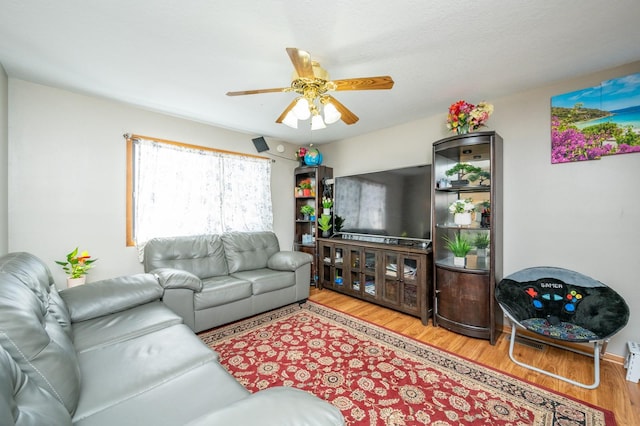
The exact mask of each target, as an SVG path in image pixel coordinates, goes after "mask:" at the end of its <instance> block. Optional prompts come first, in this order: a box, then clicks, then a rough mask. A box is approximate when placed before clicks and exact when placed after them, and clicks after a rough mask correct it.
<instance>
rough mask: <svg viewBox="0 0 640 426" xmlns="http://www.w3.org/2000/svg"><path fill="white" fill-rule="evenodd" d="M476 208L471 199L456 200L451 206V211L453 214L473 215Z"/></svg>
mask: <svg viewBox="0 0 640 426" xmlns="http://www.w3.org/2000/svg"><path fill="white" fill-rule="evenodd" d="M475 209H476V206H475V204H473V203H472V200H471V198H467V199H466V200H456V201H454V202H453V203H451V204H450V205H449V211H450V212H451V213H453V214H456V213H471V212H473V211H475Z"/></svg>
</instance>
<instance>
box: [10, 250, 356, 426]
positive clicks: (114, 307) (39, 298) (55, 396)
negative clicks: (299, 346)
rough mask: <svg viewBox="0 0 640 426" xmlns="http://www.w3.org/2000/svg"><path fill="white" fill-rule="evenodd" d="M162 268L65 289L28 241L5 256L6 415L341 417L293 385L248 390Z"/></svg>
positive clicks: (182, 419) (43, 418)
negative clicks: (181, 310)
mask: <svg viewBox="0 0 640 426" xmlns="http://www.w3.org/2000/svg"><path fill="white" fill-rule="evenodd" d="M162 294H163V289H162V287H161V286H160V285H159V283H158V282H157V280H156V278H155V276H154V275H151V274H138V275H134V276H128V277H121V278H116V279H109V280H103V281H99V282H95V283H91V284H86V285H83V286H79V287H74V288H70V289H66V290H62V291H60V292H58V291H57V289H56V286H55V284H53V280H52V277H51V274H50V271H49V270H48V268H47V267H46V265H45V264H44V263H43V262H42V261H40V260H39V259H38V258H36V257H35V256H33V255H31V254H28V253H10V254H8V255H5V256H3V257H0V425H3V426H6V425H9V426H11V425H19V426H30V425H34V426H35V425H71V424H73V425H78V426H80V425H82V426H106V425H109V426H112V425H119V426H122V425H136V426H138V425H154V426H158V425H185V424H189V425H193V426H201V425H231V424H233V425H256V424H261V425H279V426H281V425H342V424H343V418H342V416H341V414H340V411H339V410H338V409H337V408H335V407H333V406H332V405H330V404H329V403H327V402H325V401H323V400H321V399H319V398H317V397H315V396H313V395H311V394H309V393H306V392H303V391H300V390H296V389H293V388H283V387H281V388H271V389H266V390H263V391H260V392H257V393H255V394H250V393H249V392H248V391H247V390H245V389H244V388H243V387H242V386H241V385H240V384H239V383H238V382H237V381H236V380H235V379H234V378H233V377H232V376H231V375H229V374H228V373H227V372H226V370H225V369H224V368H223V367H222V366H221V365H220V364H219V362H218V355H217V354H216V353H215V352H214V351H212V350H211V349H209V348H208V347H207V346H206V345H205V344H204V343H202V341H201V340H200V339H199V338H198V337H197V336H195V335H194V333H193V332H192V331H191V330H190V329H189V328H188V327H187V326H185V325H184V324H182V319H181V318H180V317H179V316H178V315H176V314H175V313H173V312H172V311H171V310H170V309H168V308H167V307H166V306H164V304H163V303H162V302H161V297H162Z"/></svg>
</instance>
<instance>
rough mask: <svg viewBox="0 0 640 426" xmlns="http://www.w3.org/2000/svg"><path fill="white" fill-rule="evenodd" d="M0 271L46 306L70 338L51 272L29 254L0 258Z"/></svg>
mask: <svg viewBox="0 0 640 426" xmlns="http://www.w3.org/2000/svg"><path fill="white" fill-rule="evenodd" d="M0 271H2V272H7V273H9V274H12V275H14V276H16V277H17V278H18V279H20V281H21V282H22V283H23V284H24V285H25V286H27V287H28V288H29V289H30V290H31V291H33V292H34V294H35V295H36V296H37V297H38V299H39V300H40V301H41V302H42V303H43V304H44V305H45V306H47V309H48V310H49V312H50V313H51V314H52V315H53V316H54V317H55V318H56V319H57V320H58V323H59V324H60V326H61V327H62V328H63V330H64V331H65V332H66V333H67V334H68V335H69V337H71V336H72V329H71V318H70V316H69V312H68V310H67V307H66V305H65V303H64V302H63V301H62V298H61V297H60V295H59V294H58V289H57V287H56V285H55V282H54V281H53V277H52V276H51V271H50V270H49V268H47V265H45V264H44V263H43V262H42V261H41V260H40V259H39V258H38V257H36V256H34V255H33V254H31V253H25V252H15V253H8V254H6V255H4V256H2V257H1V258H0Z"/></svg>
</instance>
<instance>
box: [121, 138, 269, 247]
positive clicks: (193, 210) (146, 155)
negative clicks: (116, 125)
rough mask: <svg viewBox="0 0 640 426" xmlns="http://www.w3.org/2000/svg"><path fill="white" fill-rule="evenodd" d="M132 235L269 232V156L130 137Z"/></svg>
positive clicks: (140, 240) (140, 239)
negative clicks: (131, 140)
mask: <svg viewBox="0 0 640 426" xmlns="http://www.w3.org/2000/svg"><path fill="white" fill-rule="evenodd" d="M133 142H134V165H133V171H134V180H133V192H134V203H133V205H134V211H133V221H134V225H133V226H134V236H135V237H134V238H135V243H136V246H137V247H138V248H139V249H140V250H141V253H142V249H143V247H144V244H145V243H146V242H147V241H148V240H149V239H151V238H153V237H168V236H178V235H198V234H215V233H221V232H228V231H271V230H272V229H273V212H272V208H271V185H270V183H271V161H270V160H268V159H261V158H255V157H249V156H246V157H245V156H242V155H235V154H227V153H223V152H216V151H210V150H206V149H202V150H199V149H194V148H188V147H184V146H179V145H173V144H167V143H162V142H155V141H151V140H146V139H135V140H134V141H133Z"/></svg>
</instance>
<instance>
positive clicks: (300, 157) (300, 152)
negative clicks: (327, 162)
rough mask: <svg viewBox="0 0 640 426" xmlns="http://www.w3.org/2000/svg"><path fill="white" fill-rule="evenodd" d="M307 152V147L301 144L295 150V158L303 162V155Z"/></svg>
mask: <svg viewBox="0 0 640 426" xmlns="http://www.w3.org/2000/svg"><path fill="white" fill-rule="evenodd" d="M306 154H307V148H305V147H303V146H301V147H300V148H298V150H297V151H296V160H298V161H300V163H303V162H304V156H305V155H306Z"/></svg>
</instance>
